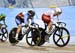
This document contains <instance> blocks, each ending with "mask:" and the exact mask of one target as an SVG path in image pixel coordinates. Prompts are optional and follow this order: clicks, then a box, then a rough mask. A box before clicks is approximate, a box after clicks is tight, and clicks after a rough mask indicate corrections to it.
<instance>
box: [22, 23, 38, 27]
mask: <svg viewBox="0 0 75 53" xmlns="http://www.w3.org/2000/svg"><path fill="white" fill-rule="evenodd" d="M31 25H32V28H39V25H38V24H37V23H32V24H31ZM22 27H30V26H28V25H22ZM30 28H31V27H30Z"/></svg>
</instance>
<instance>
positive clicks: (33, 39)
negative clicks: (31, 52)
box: [26, 28, 41, 46]
mask: <svg viewBox="0 0 75 53" xmlns="http://www.w3.org/2000/svg"><path fill="white" fill-rule="evenodd" d="M40 38H41V36H40V33H39V30H38V29H36V28H32V29H30V30H29V32H28V34H27V35H26V42H27V44H28V45H29V46H35V45H38V44H39V42H40Z"/></svg>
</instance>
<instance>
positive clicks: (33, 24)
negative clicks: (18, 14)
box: [31, 23, 39, 28]
mask: <svg viewBox="0 0 75 53" xmlns="http://www.w3.org/2000/svg"><path fill="white" fill-rule="evenodd" d="M31 25H32V26H34V28H39V25H38V24H37V23H32V24H31Z"/></svg>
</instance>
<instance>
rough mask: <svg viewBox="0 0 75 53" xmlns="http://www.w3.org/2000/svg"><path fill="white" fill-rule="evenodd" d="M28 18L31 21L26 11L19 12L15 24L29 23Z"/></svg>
mask: <svg viewBox="0 0 75 53" xmlns="http://www.w3.org/2000/svg"><path fill="white" fill-rule="evenodd" d="M29 19H30V20H31V22H33V18H31V16H30V15H29V14H28V13H25V12H21V13H19V14H18V15H17V16H16V24H17V25H20V24H22V23H25V24H29Z"/></svg>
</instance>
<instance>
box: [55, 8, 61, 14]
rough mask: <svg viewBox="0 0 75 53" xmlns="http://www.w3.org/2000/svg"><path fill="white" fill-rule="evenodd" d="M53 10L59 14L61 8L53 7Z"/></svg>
mask: <svg viewBox="0 0 75 53" xmlns="http://www.w3.org/2000/svg"><path fill="white" fill-rule="evenodd" d="M54 10H55V12H56V13H58V14H61V13H62V10H61V9H60V8H55V9H54Z"/></svg>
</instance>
